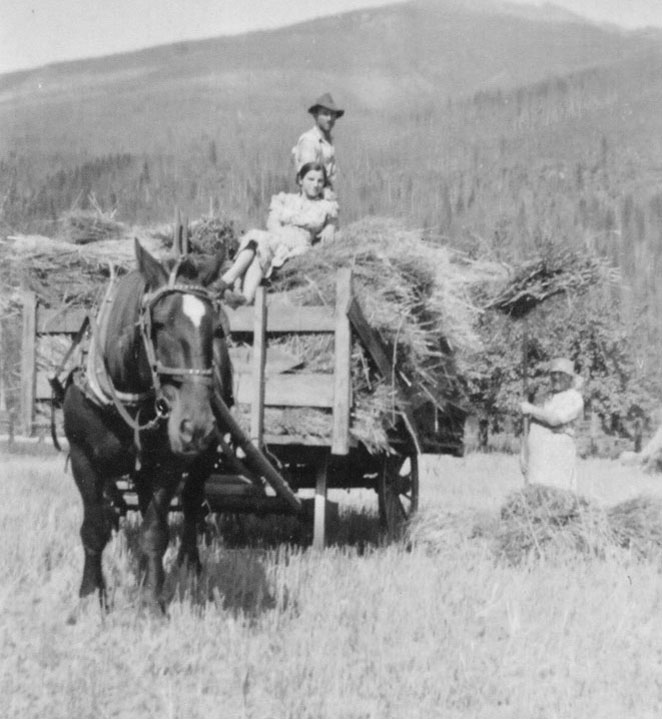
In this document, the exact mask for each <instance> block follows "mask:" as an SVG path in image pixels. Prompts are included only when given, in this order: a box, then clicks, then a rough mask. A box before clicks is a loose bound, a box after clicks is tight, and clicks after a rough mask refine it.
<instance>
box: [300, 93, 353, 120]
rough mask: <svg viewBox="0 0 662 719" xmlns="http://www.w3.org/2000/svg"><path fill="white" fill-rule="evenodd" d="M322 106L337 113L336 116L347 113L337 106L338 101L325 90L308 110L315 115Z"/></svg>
mask: <svg viewBox="0 0 662 719" xmlns="http://www.w3.org/2000/svg"><path fill="white" fill-rule="evenodd" d="M320 107H323V108H324V109H325V110H331V112H333V113H335V116H336V117H342V116H343V115H344V114H345V111H344V110H341V109H340V108H339V107H336V103H335V102H334V101H333V98H332V97H331V95H330V94H329V93H328V92H325V93H324V94H323V95H321V96H320V97H318V98H317V100H315V102H314V103H313V104H312V105H311V106H310V107H309V108H308V112H309V113H310V114H311V115H314V114H315V113H316V112H317V111H318V110H319V109H320Z"/></svg>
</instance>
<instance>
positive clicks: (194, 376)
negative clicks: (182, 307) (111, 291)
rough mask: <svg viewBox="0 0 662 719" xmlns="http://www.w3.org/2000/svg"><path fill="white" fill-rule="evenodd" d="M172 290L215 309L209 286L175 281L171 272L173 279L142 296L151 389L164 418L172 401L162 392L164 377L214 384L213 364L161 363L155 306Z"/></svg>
mask: <svg viewBox="0 0 662 719" xmlns="http://www.w3.org/2000/svg"><path fill="white" fill-rule="evenodd" d="M173 274H174V273H173ZM170 294H181V295H191V296H193V297H197V298H198V299H199V300H202V301H203V302H204V303H205V304H207V305H209V307H210V309H211V310H212V311H213V307H214V298H213V297H212V295H211V294H210V292H208V290H207V289H205V288H204V287H198V286H195V285H184V284H177V283H175V282H174V280H173V275H172V274H171V280H170V282H168V284H167V285H164V286H163V287H159V288H158V289H156V290H154V291H153V292H149V293H147V294H146V295H145V296H144V297H143V299H142V302H141V305H140V314H139V316H138V328H139V330H140V335H141V337H142V341H143V345H144V347H145V353H146V355H147V362H148V364H149V369H150V372H151V375H152V389H153V391H154V395H155V399H154V407H155V409H156V413H157V416H159V417H160V418H161V419H166V418H167V417H168V416H169V414H170V403H169V402H168V400H167V399H166V397H165V395H164V394H163V387H162V378H164V377H170V378H173V379H175V380H176V379H181V380H183V379H184V378H185V377H186V378H187V380H189V381H190V382H193V383H195V384H204V385H208V386H211V385H212V383H213V367H212V366H209V367H205V368H189V367H168V366H166V365H164V364H162V363H161V361H160V360H159V359H158V357H157V356H156V349H155V347H154V340H153V339H152V309H153V308H154V306H155V305H156V304H157V303H158V302H160V301H161V300H162V299H163V297H165V296H166V295H170Z"/></svg>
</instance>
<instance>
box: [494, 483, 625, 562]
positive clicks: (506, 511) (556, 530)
mask: <svg viewBox="0 0 662 719" xmlns="http://www.w3.org/2000/svg"><path fill="white" fill-rule="evenodd" d="M496 541H497V552H498V554H499V555H501V556H503V557H505V558H506V559H508V560H509V561H510V562H512V563H518V562H520V561H522V560H523V559H524V558H526V557H528V556H529V555H531V554H533V555H535V556H537V557H545V556H549V555H550V554H552V553H554V552H558V551H568V550H570V551H576V552H580V553H582V554H587V553H588V554H593V555H600V554H603V553H604V551H605V548H606V547H607V546H608V545H609V544H611V543H612V539H611V533H610V529H609V525H608V522H607V517H606V514H605V512H604V511H603V510H601V509H600V508H599V507H597V506H595V505H594V504H593V503H591V502H589V500H587V499H586V498H584V497H581V496H578V495H576V494H574V493H573V492H569V491H566V490H563V489H558V488H556V487H548V486H546V485H541V484H531V485H528V486H526V487H525V488H524V489H522V490H520V491H517V492H514V493H512V494H511V495H510V496H509V497H508V498H507V500H506V502H505V504H504V505H503V507H502V508H501V525H500V527H499V531H498V533H497V537H496Z"/></svg>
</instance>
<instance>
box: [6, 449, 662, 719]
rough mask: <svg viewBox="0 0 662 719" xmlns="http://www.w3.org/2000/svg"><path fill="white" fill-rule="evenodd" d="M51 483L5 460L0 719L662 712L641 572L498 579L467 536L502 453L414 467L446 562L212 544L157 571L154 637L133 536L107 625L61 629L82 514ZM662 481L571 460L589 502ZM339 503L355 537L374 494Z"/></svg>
mask: <svg viewBox="0 0 662 719" xmlns="http://www.w3.org/2000/svg"><path fill="white" fill-rule="evenodd" d="M62 470H63V459H62V458H58V459H57V460H56V461H55V462H54V461H53V458H52V457H47V458H42V459H38V458H29V457H15V456H11V457H8V456H4V457H3V470H2V472H3V503H2V506H1V507H0V542H1V543H2V547H3V562H2V563H1V564H0V587H2V589H0V606H1V607H2V611H1V612H0V616H1V617H2V620H1V621H0V646H1V647H2V651H1V652H0V657H1V659H0V688H1V689H2V694H3V697H4V699H3V712H2V714H3V716H5V717H7V718H8V719H13V718H15V717H16V718H17V717H20V718H21V719H26V718H30V717H39V718H40V719H41V717H43V716H49V717H52V718H53V719H57V718H59V717H62V718H64V717H66V718H67V719H69V718H71V717H76V718H77V719H78V718H79V717H80V718H81V719H82V718H86V717H92V716H94V717H159V718H160V717H181V718H182V719H196V718H197V717H209V716H218V715H219V713H221V714H222V715H223V716H224V717H228V718H229V719H235V718H237V719H238V718H240V717H241V718H244V717H251V718H253V717H254V718H256V719H258V718H260V719H262V718H264V719H267V718H269V717H278V718H279V719H281V718H287V717H291V718H292V719H295V718H296V719H299V718H301V717H310V718H311V719H313V718H314V719H327V718H328V719H338V718H339V717H340V718H343V717H346V718H351V719H359V718H363V717H374V718H375V719H377V718H379V719H401V718H403V717H407V718H409V717H412V718H413V719H419V718H420V719H423V718H425V719H429V718H430V717H444V718H446V717H450V718H454V717H471V718H472V719H474V718H485V719H492V718H494V717H508V718H511V717H512V718H515V717H517V718H521V719H530V717H588V716H592V717H600V718H605V719H607V718H609V717H614V719H616V718H617V717H618V718H619V719H620V717H623V716H631V717H638V718H644V717H654V716H659V712H660V710H661V709H662V705H661V699H660V695H659V692H658V689H657V684H656V680H657V676H658V673H659V644H660V639H661V638H662V618H661V617H662V613H661V612H660V606H659V605H660V594H659V587H658V584H659V582H658V574H657V567H656V565H653V564H651V563H650V562H649V561H647V560H642V559H640V558H638V557H637V555H636V554H635V553H634V552H629V551H625V550H619V551H617V552H616V551H615V552H612V553H609V554H607V555H606V556H604V557H603V558H601V559H597V558H595V557H587V556H583V557H580V556H577V555H566V556H565V557H560V556H557V557H556V558H555V559H554V560H553V561H552V560H545V561H540V560H534V559H529V560H528V561H526V562H524V563H523V564H522V565H520V566H517V567H513V566H510V565H509V564H507V563H504V562H495V561H494V558H493V555H492V553H491V551H490V548H489V546H488V544H487V542H485V541H484V538H481V537H476V536H473V538H472V536H471V533H472V531H473V529H472V527H471V522H469V521H466V522H465V521H463V519H462V517H464V518H467V519H468V518H470V517H471V516H474V517H476V516H477V515H478V516H486V515H487V514H490V513H491V514H493V513H495V512H496V511H497V510H498V508H499V507H500V506H501V505H502V504H503V502H504V500H505V498H506V497H507V495H508V494H509V493H510V492H512V491H513V490H514V489H516V488H517V486H518V485H519V482H520V480H519V476H518V471H517V467H516V460H515V459H514V458H512V457H505V456H502V455H490V456H487V455H483V456H481V455H475V456H471V457H468V458H466V459H453V458H449V457H441V458H434V457H430V458H428V459H427V460H426V462H425V471H424V475H423V482H422V506H423V510H422V516H426V515H431V514H433V513H437V514H442V513H446V515H447V516H448V517H449V518H450V519H452V522H450V523H449V525H448V530H447V542H446V544H445V550H444V551H442V552H437V553H430V552H428V551H426V550H425V548H424V547H413V548H412V550H411V551H405V550H404V548H403V547H400V546H391V547H379V546H376V545H373V546H372V548H371V545H370V543H369V542H368V544H363V545H362V546H363V548H362V549H361V550H359V549H357V548H356V547H355V546H352V545H351V544H350V545H347V544H345V545H342V546H337V547H332V548H330V549H327V550H326V551H324V552H322V553H314V552H312V551H310V550H307V549H305V548H302V547H300V546H292V545H286V544H282V545H275V546H272V547H270V548H259V547H253V548H251V547H243V548H242V547H239V548H232V547H231V546H230V545H229V544H228V543H227V542H226V541H223V540H222V538H220V537H215V538H214V539H213V541H212V543H211V544H210V546H203V547H202V552H203V563H204V572H203V575H202V578H201V582H200V585H199V586H198V587H197V588H196V587H193V586H191V585H190V584H187V583H186V582H185V581H181V582H179V579H180V578H179V577H178V575H177V572H175V571H174V570H173V569H172V561H173V557H174V553H175V550H176V544H173V546H172V547H171V549H170V550H169V552H168V555H167V565H168V568H169V572H168V586H169V588H170V590H171V593H172V594H173V600H172V602H171V604H170V619H169V620H168V621H164V622H155V621H151V620H148V619H145V618H142V617H141V616H140V615H139V614H138V613H137V612H136V610H135V606H134V603H135V599H136V595H137V585H136V572H135V559H134V556H133V553H132V552H131V551H130V549H131V547H133V546H134V544H135V539H136V537H135V527H134V526H133V525H131V524H130V525H128V526H127V527H125V529H124V530H123V531H122V532H121V533H120V534H119V535H117V536H116V537H115V538H114V539H113V541H112V542H111V544H110V546H109V548H108V550H107V556H106V562H105V563H106V572H107V575H108V578H109V581H110V584H111V587H112V596H113V601H114V608H113V611H112V612H110V614H108V615H107V616H106V617H105V618H102V617H101V615H100V613H99V611H98V610H97V608H96V607H95V606H91V607H90V608H89V609H88V611H87V613H85V614H84V615H83V617H82V618H81V620H80V621H79V623H78V624H77V625H75V626H74V627H70V626H67V625H66V624H65V621H64V620H65V617H66V615H67V613H68V611H69V609H71V606H72V603H73V599H74V596H75V593H76V589H77V584H78V581H79V572H80V568H81V562H82V557H81V549H80V546H79V541H78V524H79V522H80V516H81V511H80V506H79V498H78V496H77V493H76V491H75V488H74V486H73V482H72V480H71V477H69V476H64V474H63V471H62ZM657 483H658V480H656V479H655V478H651V477H648V476H646V475H643V474H641V473H638V472H636V471H634V470H626V469H624V468H622V467H617V466H616V465H614V464H611V463H607V462H596V461H591V462H584V463H582V465H581V476H580V489H581V491H582V492H583V493H584V494H585V495H586V496H588V497H590V498H591V499H594V500H595V501H599V502H601V503H614V502H618V501H624V500H627V499H628V498H632V497H633V496H637V495H640V494H642V493H644V492H649V493H650V492H653V493H654V492H655V487H656V484H657ZM657 496H660V495H659V490H658V494H657ZM334 497H335V498H336V499H338V498H340V499H342V501H343V507H344V515H345V519H344V520H343V521H345V522H348V521H349V522H354V523H356V522H357V519H360V518H361V517H362V518H363V520H362V521H364V523H369V521H370V515H369V514H366V512H370V511H372V510H373V509H374V499H373V498H372V496H371V495H370V493H365V492H360V491H359V492H351V493H350V494H349V495H347V494H346V493H336V494H335V495H334ZM366 502H367V503H366ZM458 517H459V518H460V519H458ZM449 521H450V520H449ZM474 526H475V523H474ZM250 531H254V527H251V528H250Z"/></svg>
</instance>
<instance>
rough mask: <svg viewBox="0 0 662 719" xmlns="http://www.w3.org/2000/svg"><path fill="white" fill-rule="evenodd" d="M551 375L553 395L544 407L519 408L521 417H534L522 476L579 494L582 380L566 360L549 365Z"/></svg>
mask: <svg viewBox="0 0 662 719" xmlns="http://www.w3.org/2000/svg"><path fill="white" fill-rule="evenodd" d="M549 376H550V384H551V387H550V389H551V394H550V396H549V397H548V399H547V400H546V401H545V402H544V404H543V405H542V407H537V406H536V405H534V404H531V403H530V402H522V403H521V405H520V408H521V411H522V414H523V415H524V416H525V417H530V418H531V426H530V427H529V432H528V435H526V436H525V437H524V443H523V446H522V454H521V467H522V473H523V474H524V477H525V480H526V481H527V482H528V483H530V484H547V485H551V486H554V487H559V488H560V489H566V490H570V491H572V492H576V491H577V450H576V447H575V424H576V423H577V420H578V419H579V418H580V417H581V416H582V414H583V412H584V400H583V399H582V396H581V394H580V393H579V390H580V389H581V385H582V380H581V377H579V376H578V375H576V374H575V368H574V365H573V363H572V362H571V361H570V360H568V359H564V358H558V359H554V360H552V361H551V362H550V363H549Z"/></svg>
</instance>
